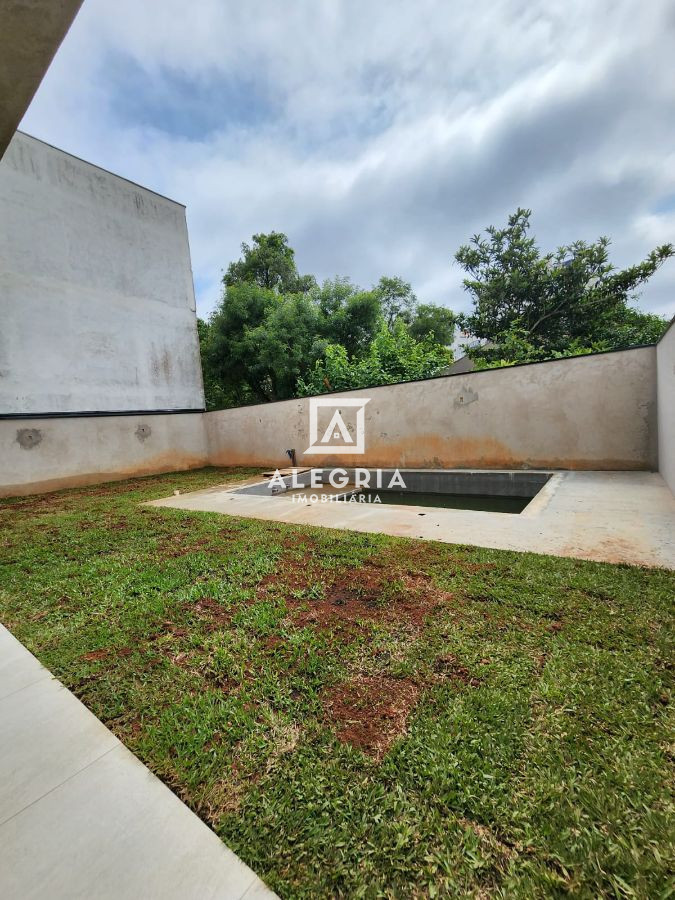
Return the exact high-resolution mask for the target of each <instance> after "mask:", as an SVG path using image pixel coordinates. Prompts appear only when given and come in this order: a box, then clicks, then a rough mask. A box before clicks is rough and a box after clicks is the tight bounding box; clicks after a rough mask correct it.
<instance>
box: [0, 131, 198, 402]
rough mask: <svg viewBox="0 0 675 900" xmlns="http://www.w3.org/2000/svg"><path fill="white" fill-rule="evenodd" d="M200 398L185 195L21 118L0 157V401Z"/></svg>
mask: <svg viewBox="0 0 675 900" xmlns="http://www.w3.org/2000/svg"><path fill="white" fill-rule="evenodd" d="M203 406H204V395H203V388H202V380H201V367H200V362H199V344H198V339H197V330H196V315H195V298H194V290H193V285H192V271H191V266H190V251H189V246H188V236H187V227H186V222H185V209H184V207H183V206H181V205H180V204H178V203H175V202H173V201H172V200H168V199H166V198H165V197H161V196H159V195H158V194H155V193H153V192H152V191H149V190H147V189H145V188H142V187H139V186H138V185H135V184H132V183H131V182H129V181H126V180H125V179H123V178H120V177H118V176H116V175H113V174H111V173H110V172H106V171H104V170H102V169H99V168H97V167H96V166H93V165H91V164H89V163H86V162H83V161H82V160H80V159H77V158H76V157H73V156H70V155H69V154H67V153H64V152H63V151H61V150H57V149H55V148H54V147H51V146H49V145H48V144H44V143H42V142H41V141H38V140H36V139H35V138H32V137H29V136H28V135H25V134H22V133H20V132H18V133H17V134H16V135H15V136H14V138H13V139H12V141H11V143H10V146H9V148H8V150H7V151H6V153H5V155H4V157H3V158H2V160H1V161H0V415H1V414H7V413H42V412H49V413H51V412H78V411H118V410H123V411H132V410H133V411H136V410H153V409H202V408H203Z"/></svg>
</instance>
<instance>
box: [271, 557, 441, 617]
mask: <svg viewBox="0 0 675 900" xmlns="http://www.w3.org/2000/svg"><path fill="white" fill-rule="evenodd" d="M393 583H399V584H400V587H399V588H398V589H393V590H392V584H393ZM451 599H452V595H451V594H449V593H448V592H447V591H443V590H440V589H438V588H436V587H435V586H434V584H433V582H432V581H431V579H430V578H429V577H427V576H424V575H419V574H415V575H410V574H399V575H398V576H397V573H395V572H392V571H390V570H388V569H386V568H384V567H380V566H374V565H369V566H363V567H362V568H360V569H355V570H354V571H352V572H350V573H347V574H341V575H339V576H337V577H336V578H335V580H334V581H333V582H332V584H330V585H328V586H327V588H326V591H325V596H324V597H323V598H321V599H319V600H298V601H293V600H292V599H291V601H290V603H289V605H290V606H291V609H292V613H291V614H292V617H293V620H294V622H295V623H296V624H298V625H300V626H306V625H315V626H316V627H318V628H330V627H332V626H335V625H340V624H345V623H350V624H356V623H358V622H379V623H383V624H402V625H405V626H407V627H409V628H412V629H418V628H421V627H422V626H423V625H424V623H425V622H426V620H427V618H428V617H429V615H431V613H433V612H434V611H435V610H436V609H438V608H439V607H441V606H443V605H444V604H446V603H448V602H449V601H450V600H451ZM287 602H288V600H287Z"/></svg>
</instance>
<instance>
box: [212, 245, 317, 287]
mask: <svg viewBox="0 0 675 900" xmlns="http://www.w3.org/2000/svg"><path fill="white" fill-rule="evenodd" d="M241 252H242V255H243V258H242V259H240V260H237V261H236V262H231V263H230V265H229V266H228V267H227V272H226V273H225V275H224V277H223V282H224V284H225V285H226V286H227V287H231V286H232V285H235V284H241V283H242V282H246V283H252V284H257V285H258V287H261V288H264V289H265V290H269V291H279V292H280V293H282V294H283V293H291V294H293V293H305V292H306V291H308V290H310V288H312V287H313V286H314V285H315V283H316V282H315V280H314V277H313V276H312V275H302V276H301V275H299V274H298V270H297V268H296V265H295V251H294V250H293V248H292V247H290V246H289V244H288V238H287V237H286V235H285V234H282V233H281V232H279V231H272V232H270V233H269V234H254V235H253V244H252V245H250V244H246V243H243V244H242V245H241Z"/></svg>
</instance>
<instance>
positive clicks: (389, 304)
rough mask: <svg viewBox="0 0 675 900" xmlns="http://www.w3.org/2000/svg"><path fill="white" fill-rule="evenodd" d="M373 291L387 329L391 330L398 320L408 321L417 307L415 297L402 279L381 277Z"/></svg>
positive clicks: (408, 285)
mask: <svg viewBox="0 0 675 900" xmlns="http://www.w3.org/2000/svg"><path fill="white" fill-rule="evenodd" d="M374 290H375V294H376V295H377V298H378V300H379V301H380V308H381V310H382V315H383V316H384V320H385V322H386V323H387V325H388V326H389V328H393V326H394V323H395V322H396V320H397V319H399V318H400V319H403V321H404V322H409V321H410V319H411V318H412V315H413V312H414V310H415V307H416V306H417V297H416V296H415V294H414V293H413V289H412V287H411V286H410V284H408V282H407V281H404V280H403V279H402V278H387V277H386V276H385V275H383V276H382V278H380V280H379V282H378V283H377V285H376V287H375V288H374Z"/></svg>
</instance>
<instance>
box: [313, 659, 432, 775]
mask: <svg viewBox="0 0 675 900" xmlns="http://www.w3.org/2000/svg"><path fill="white" fill-rule="evenodd" d="M420 692H421V689H420V686H419V685H417V684H415V682H414V681H410V680H408V679H404V678H388V677H386V676H361V677H358V678H355V679H353V680H352V681H348V682H345V683H343V684H339V685H337V686H336V687H334V688H332V689H331V690H330V691H329V692H328V693H327V694H326V695H325V697H324V699H323V709H324V714H325V716H326V719H327V721H328V722H329V723H330V724H331V725H332V727H333V728H334V729H335V732H336V734H337V736H338V738H339V739H340V740H341V741H342V742H343V743H346V744H351V746H352V747H356V748H357V749H358V750H361V751H363V752H364V753H366V754H367V755H368V756H371V757H372V758H373V759H376V760H380V759H382V757H383V756H384V755H385V753H386V752H387V751H388V750H389V749H390V747H391V746H392V744H393V743H394V741H395V740H396V738H398V737H399V736H400V735H401V734H403V733H404V732H405V730H406V725H407V722H408V717H409V716H410V713H411V711H412V710H413V709H414V707H415V705H416V704H417V701H418V699H419V696H420Z"/></svg>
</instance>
